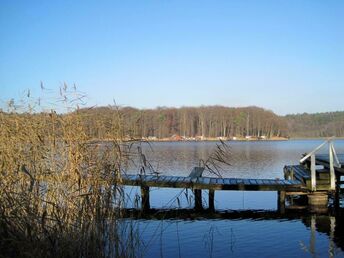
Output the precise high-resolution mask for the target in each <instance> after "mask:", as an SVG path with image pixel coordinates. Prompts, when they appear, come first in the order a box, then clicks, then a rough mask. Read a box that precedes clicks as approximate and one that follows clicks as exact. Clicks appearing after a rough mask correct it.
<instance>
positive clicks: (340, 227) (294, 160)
mask: <svg viewBox="0 0 344 258" xmlns="http://www.w3.org/2000/svg"><path fill="white" fill-rule="evenodd" d="M322 142H323V141H322V140H290V141H252V142H250V141H249V142H227V144H228V146H229V148H230V157H229V160H228V161H229V163H230V164H231V165H230V166H225V167H223V170H221V175H222V176H223V177H236V178H284V175H283V167H284V165H290V164H298V162H299V159H300V157H301V155H302V154H303V153H306V152H309V151H311V150H312V149H314V148H315V147H317V146H318V145H320V144H321V143H322ZM216 144H218V143H215V142H155V143H152V144H151V145H150V146H149V145H143V146H142V152H143V153H144V155H145V157H146V159H147V160H148V161H149V162H150V164H151V165H152V167H153V168H154V170H155V171H158V172H159V173H161V175H178V176H187V175H188V174H189V173H190V171H191V170H192V168H193V167H194V166H198V165H199V164H200V162H201V163H202V161H207V159H208V158H209V157H210V156H211V155H212V153H214V150H215V149H216ZM335 148H336V150H337V153H344V141H343V140H337V141H335ZM321 152H323V153H326V148H324V149H323V150H321ZM137 172H138V171H135V169H134V168H133V167H130V168H129V173H137ZM146 173H149V171H146ZM205 174H206V175H208V176H209V175H210V176H211V174H210V173H209V172H205ZM125 192H126V195H127V198H126V199H127V202H126V206H127V208H132V207H136V206H137V205H138V203H139V202H138V201H137V199H138V197H139V195H140V194H139V193H140V190H139V189H138V188H137V187H126V188H125ZM207 197H208V196H207V191H203V198H204V203H203V204H204V206H205V207H206V206H207ZM150 198H151V207H152V208H153V209H154V212H152V214H150V216H147V218H144V219H143V218H140V219H138V218H130V219H124V221H123V226H125V227H126V229H127V231H128V228H131V229H134V230H135V232H136V234H137V236H138V238H139V239H140V241H139V243H138V244H137V245H136V246H135V248H136V250H135V252H136V253H137V254H139V255H140V256H141V255H142V256H143V257H252V256H256V257H344V252H343V251H344V220H343V219H344V217H343V212H342V208H341V209H340V210H338V211H336V212H334V211H333V209H330V210H329V213H328V214H309V213H307V212H298V213H287V214H285V215H280V214H279V213H278V212H277V211H276V210H277V193H276V192H248V191H247V192H243V191H216V192H215V209H216V212H215V213H214V214H202V213H195V212H193V211H192V207H193V194H192V192H191V191H190V190H189V191H185V190H182V189H165V188H159V189H158V188H152V189H151V193H150ZM159 209H163V212H158V210H159ZM155 212H157V213H155ZM148 217H149V218H148ZM128 225H130V226H128Z"/></svg>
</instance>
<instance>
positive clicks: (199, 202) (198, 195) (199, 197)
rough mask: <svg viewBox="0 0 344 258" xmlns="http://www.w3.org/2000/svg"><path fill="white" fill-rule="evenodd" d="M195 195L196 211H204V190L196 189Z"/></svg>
mask: <svg viewBox="0 0 344 258" xmlns="http://www.w3.org/2000/svg"><path fill="white" fill-rule="evenodd" d="M194 194H195V209H196V210H203V205H202V190H201V189H194Z"/></svg>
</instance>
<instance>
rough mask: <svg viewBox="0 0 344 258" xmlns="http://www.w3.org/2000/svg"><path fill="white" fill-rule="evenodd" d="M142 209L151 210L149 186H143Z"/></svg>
mask: <svg viewBox="0 0 344 258" xmlns="http://www.w3.org/2000/svg"><path fill="white" fill-rule="evenodd" d="M141 207H142V209H143V210H149V209H150V203H149V187H148V186H141Z"/></svg>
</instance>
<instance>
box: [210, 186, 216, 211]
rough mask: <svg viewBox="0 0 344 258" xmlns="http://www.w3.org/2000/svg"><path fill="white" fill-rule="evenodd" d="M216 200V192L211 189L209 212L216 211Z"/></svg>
mask: <svg viewBox="0 0 344 258" xmlns="http://www.w3.org/2000/svg"><path fill="white" fill-rule="evenodd" d="M214 199H215V191H214V190H212V189H210V190H209V210H212V211H214V210H215V204H214Z"/></svg>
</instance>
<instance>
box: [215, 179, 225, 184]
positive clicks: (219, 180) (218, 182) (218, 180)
mask: <svg viewBox="0 0 344 258" xmlns="http://www.w3.org/2000/svg"><path fill="white" fill-rule="evenodd" d="M216 183H217V184H218V185H223V184H224V182H223V179H222V178H217V179H216Z"/></svg>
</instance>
